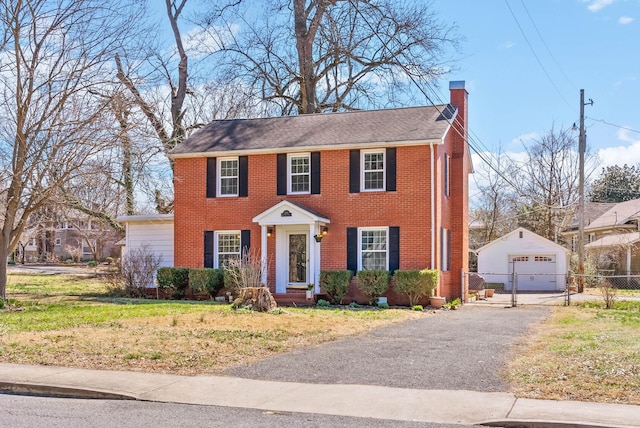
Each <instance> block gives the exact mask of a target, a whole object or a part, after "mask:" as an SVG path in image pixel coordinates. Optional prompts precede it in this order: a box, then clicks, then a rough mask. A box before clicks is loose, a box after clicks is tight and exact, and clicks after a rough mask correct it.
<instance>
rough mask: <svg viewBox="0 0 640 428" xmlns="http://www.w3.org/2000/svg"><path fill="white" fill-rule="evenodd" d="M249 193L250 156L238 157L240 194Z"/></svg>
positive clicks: (242, 195) (243, 195)
mask: <svg viewBox="0 0 640 428" xmlns="http://www.w3.org/2000/svg"><path fill="white" fill-rule="evenodd" d="M248 195H249V158H248V156H240V157H238V196H241V197H246V196H248Z"/></svg>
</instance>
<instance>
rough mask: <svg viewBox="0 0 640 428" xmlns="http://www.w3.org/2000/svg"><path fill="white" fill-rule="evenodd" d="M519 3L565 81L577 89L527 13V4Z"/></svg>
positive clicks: (521, 1)
mask: <svg viewBox="0 0 640 428" xmlns="http://www.w3.org/2000/svg"><path fill="white" fill-rule="evenodd" d="M520 3H522V7H523V8H524V11H525V12H526V13H527V16H528V17H529V21H531V24H532V25H533V28H535V30H536V33H538V37H540V40H541V41H542V44H543V45H544V47H545V49H546V50H547V53H548V54H549V56H550V57H551V59H552V60H553V62H554V63H555V64H556V66H557V67H558V70H560V72H561V73H562V75H563V76H564V78H565V79H567V82H569V83H570V84H571V86H573V88H574V89H575V90H576V91H577V90H578V88H577V87H576V85H575V84H574V83H573V81H572V80H571V79H570V78H569V76H567V74H566V73H565V72H564V70H563V69H562V67H561V66H560V63H558V61H557V60H556V57H555V56H554V55H553V53H552V52H551V49H549V45H547V42H546V41H545V40H544V37H542V34H541V33H540V30H539V29H538V26H537V25H536V23H535V21H534V20H533V18H532V17H531V14H530V13H529V9H527V6H526V5H525V3H524V0H520Z"/></svg>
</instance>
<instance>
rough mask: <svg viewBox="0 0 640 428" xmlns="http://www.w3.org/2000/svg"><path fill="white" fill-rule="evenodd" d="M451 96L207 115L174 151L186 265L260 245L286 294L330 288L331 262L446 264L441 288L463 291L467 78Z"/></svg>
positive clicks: (178, 242) (180, 255)
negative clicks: (267, 114)
mask: <svg viewBox="0 0 640 428" xmlns="http://www.w3.org/2000/svg"><path fill="white" fill-rule="evenodd" d="M450 94H451V103H450V104H446V105H439V106H430V107H413V108H400V109H388V110H377V111H356V112H348V113H331V114H313V115H301V116H288V117H274V118H260V119H238V120H219V121H214V122H212V123H210V124H208V125H206V126H205V127H203V128H202V129H200V130H199V131H197V132H196V133H194V134H193V135H192V136H191V137H189V138H188V139H187V140H186V141H184V142H183V143H182V144H180V145H179V146H177V147H176V148H175V149H173V150H172V152H171V158H172V160H173V161H174V168H175V169H174V187H175V265H176V266H181V267H203V266H204V267H221V266H224V263H225V260H227V259H229V258H238V257H240V254H241V252H242V251H243V250H249V251H251V252H252V253H254V254H258V255H259V256H260V257H261V258H262V259H263V261H264V264H265V266H267V267H268V268H267V269H265V270H264V273H263V277H262V280H263V283H264V284H266V285H268V286H269V288H270V289H271V291H272V292H273V293H274V295H275V298H276V300H279V301H281V302H282V301H286V300H287V295H289V297H291V295H295V296H299V295H300V293H299V290H300V289H303V288H306V285H307V284H314V285H315V291H316V292H320V289H319V286H318V282H319V276H320V271H321V270H330V269H350V270H352V271H354V272H355V271H359V270H362V269H386V270H389V271H394V270H396V269H424V268H433V269H438V270H440V271H441V275H440V278H441V280H440V284H439V290H438V291H439V293H440V294H441V295H443V296H447V297H450V298H453V297H458V296H460V294H461V283H460V282H461V271H462V270H467V261H468V186H467V183H468V174H469V173H470V172H471V163H470V154H469V150H468V147H467V123H468V122H467V95H468V94H467V91H466V89H465V84H464V82H451V84H450ZM316 236H318V241H316V239H315V237H316ZM320 237H322V238H320ZM352 291H353V287H352ZM391 294H392V293H391ZM302 296H304V293H302ZM352 297H353V298H354V299H360V297H358V296H356V295H355V294H352ZM393 300H394V297H393V296H391V297H390V302H392V301H393Z"/></svg>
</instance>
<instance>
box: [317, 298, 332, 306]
mask: <svg viewBox="0 0 640 428" xmlns="http://www.w3.org/2000/svg"><path fill="white" fill-rule="evenodd" d="M317 305H318V307H319V308H328V307H330V306H331V303H329V302H327V301H326V300H324V299H318V303H317Z"/></svg>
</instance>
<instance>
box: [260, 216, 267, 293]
mask: <svg viewBox="0 0 640 428" xmlns="http://www.w3.org/2000/svg"><path fill="white" fill-rule="evenodd" d="M260 232H261V236H260V258H261V262H260V270H261V271H262V272H261V279H260V281H261V282H262V284H264V285H267V260H269V258H268V255H267V226H261V227H260Z"/></svg>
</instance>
